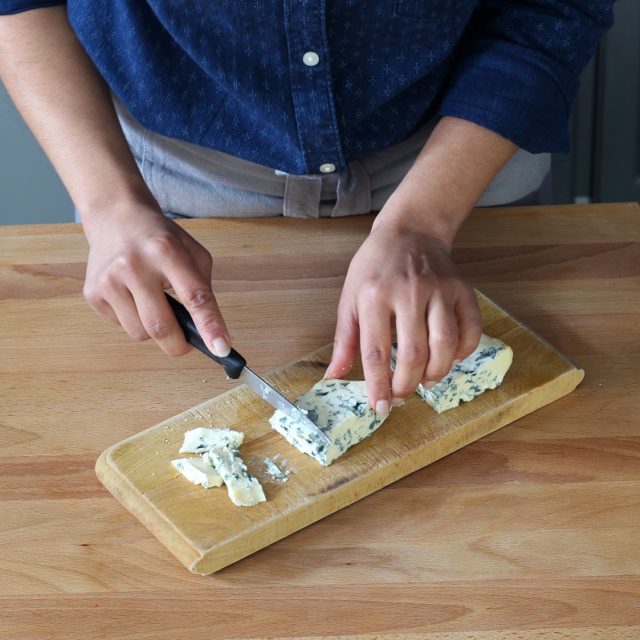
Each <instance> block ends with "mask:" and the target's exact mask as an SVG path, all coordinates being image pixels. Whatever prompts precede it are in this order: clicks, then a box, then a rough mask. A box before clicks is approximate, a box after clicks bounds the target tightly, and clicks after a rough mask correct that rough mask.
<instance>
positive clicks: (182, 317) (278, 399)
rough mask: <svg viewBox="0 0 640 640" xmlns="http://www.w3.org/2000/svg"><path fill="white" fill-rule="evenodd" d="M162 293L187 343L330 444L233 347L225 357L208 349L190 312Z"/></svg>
mask: <svg viewBox="0 0 640 640" xmlns="http://www.w3.org/2000/svg"><path fill="white" fill-rule="evenodd" d="M165 296H166V297H167V302H168V303H169V305H170V307H171V309H172V310H173V312H174V313H175V316H176V319H177V321H178V324H179V325H180V328H181V329H182V330H183V331H184V337H185V338H186V340H187V342H188V343H189V344H190V345H193V346H194V347H195V348H196V349H198V351H201V352H202V353H204V355H205V356H207V357H208V358H211V359H212V360H213V361H214V362H216V363H217V364H219V365H220V366H221V367H223V369H224V370H225V372H226V373H227V375H228V376H229V378H231V379H232V380H241V381H242V382H244V383H245V384H246V385H247V386H248V387H249V389H251V390H252V391H253V392H254V393H255V394H256V395H258V396H260V397H261V398H262V399H263V400H266V401H267V402H268V403H269V404H270V405H271V406H272V407H274V408H275V409H279V410H280V411H282V413H284V414H285V415H286V416H287V417H288V418H290V419H291V420H295V421H296V422H299V423H301V424H303V425H304V426H305V427H306V428H307V429H309V430H310V431H311V432H312V433H313V434H314V435H315V436H316V437H317V438H319V439H320V440H322V441H323V442H324V443H325V444H327V445H332V444H333V442H331V440H330V439H329V436H327V434H326V433H325V432H324V431H323V430H322V429H320V427H318V425H316V424H315V423H314V422H312V421H311V420H310V419H309V418H308V417H307V415H306V414H305V413H304V411H302V410H301V409H300V408H298V407H296V405H295V404H293V403H292V402H289V400H287V399H286V398H285V397H284V396H283V395H282V394H281V393H279V392H278V391H277V390H276V389H274V388H273V387H272V386H271V385H270V384H269V383H268V382H267V381H266V380H263V379H262V378H261V377H260V376H259V375H258V374H257V373H255V372H254V371H252V370H251V369H249V367H247V361H246V360H245V359H244V358H243V357H242V356H241V355H240V354H239V353H238V352H237V351H236V350H235V349H231V352H230V353H229V355H228V356H226V357H225V358H219V357H218V356H216V355H214V354H213V353H211V351H209V349H208V348H207V345H206V344H205V343H204V340H203V339H202V336H201V335H200V333H199V332H198V329H196V325H195V322H194V321H193V318H192V317H191V314H190V313H189V312H188V311H187V309H186V308H185V307H184V305H183V304H181V303H180V302H178V300H176V299H175V298H174V297H173V296H170V295H169V294H168V293H165Z"/></svg>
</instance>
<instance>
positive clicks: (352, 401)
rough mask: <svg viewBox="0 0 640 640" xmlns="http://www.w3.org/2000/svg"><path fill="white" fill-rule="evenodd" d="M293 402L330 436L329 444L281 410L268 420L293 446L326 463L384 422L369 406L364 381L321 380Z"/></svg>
mask: <svg viewBox="0 0 640 640" xmlns="http://www.w3.org/2000/svg"><path fill="white" fill-rule="evenodd" d="M295 404H296V405H297V406H298V407H299V408H300V409H302V410H303V411H304V412H305V413H306V414H307V416H308V417H309V419H310V420H311V421H312V422H313V423H314V424H316V425H317V426H318V427H320V429H322V431H324V432H325V433H326V434H327V436H329V439H330V440H331V443H332V444H331V445H330V446H329V445H327V444H326V443H325V442H324V441H323V440H319V439H318V438H317V437H316V435H315V433H313V431H310V430H307V429H306V427H305V426H304V425H303V424H300V423H299V422H296V421H295V420H292V419H291V418H289V417H288V416H287V415H285V414H284V413H283V412H282V411H276V412H275V413H274V414H273V416H271V418H270V419H269V422H270V423H271V426H272V427H273V428H274V429H275V430H276V431H277V432H278V433H280V434H282V435H283V436H284V437H285V438H286V439H287V440H288V441H289V442H290V443H291V444H292V445H293V446H294V447H296V448H297V449H299V450H300V451H302V453H306V454H307V455H310V456H311V457H312V458H315V459H316V460H317V461H318V462H320V463H321V464H323V465H325V466H326V465H328V464H331V463H332V462H333V461H334V460H335V459H336V458H337V457H339V456H341V455H342V454H343V453H344V452H345V451H346V450H347V449H349V447H353V445H355V444H358V442H360V441H362V440H364V438H366V437H367V436H370V435H371V434H372V433H373V432H374V431H375V430H376V429H377V428H378V427H379V426H380V425H381V424H382V423H383V422H384V419H380V418H378V417H377V416H376V414H375V412H374V411H373V409H371V407H370V406H369V400H368V398H367V389H366V386H365V383H364V382H363V381H351V380H320V382H318V383H316V384H315V385H314V386H313V387H311V389H310V390H309V391H307V393H305V394H304V395H302V396H300V398H298V400H296V403H295Z"/></svg>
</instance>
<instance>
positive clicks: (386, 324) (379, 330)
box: [358, 303, 391, 418]
mask: <svg viewBox="0 0 640 640" xmlns="http://www.w3.org/2000/svg"><path fill="white" fill-rule="evenodd" d="M358 319H359V323H360V353H361V356H362V367H363V369H364V377H365V380H366V382H367V394H368V396H369V403H370V404H371V406H372V407H373V408H374V409H375V411H376V413H377V414H378V416H379V417H384V418H386V417H387V415H388V414H389V407H390V404H391V368H390V366H389V365H390V360H391V311H390V310H389V309H388V308H387V307H386V306H383V305H381V304H379V303H378V304H365V305H364V307H361V306H359V307H358Z"/></svg>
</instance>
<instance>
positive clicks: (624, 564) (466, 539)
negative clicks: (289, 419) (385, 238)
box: [0, 204, 640, 640]
mask: <svg viewBox="0 0 640 640" xmlns="http://www.w3.org/2000/svg"><path fill="white" fill-rule="evenodd" d="M370 223H371V218H370V217H368V216H365V217H362V218H350V219H341V220H337V219H336V220H319V221H299V220H286V219H279V220H268V221H265V220H262V221H253V220H242V221H202V222H201V221H192V222H191V221H190V222H187V223H185V225H184V226H185V227H186V228H187V229H188V230H189V231H190V232H191V233H193V234H194V236H195V237H196V238H197V239H198V240H199V241H200V242H202V243H203V244H204V245H205V246H207V247H208V248H209V249H210V250H211V251H212V252H213V253H214V255H215V256H216V272H215V273H214V279H215V281H214V284H215V286H216V289H217V291H219V292H220V293H219V297H220V301H221V306H222V308H223V310H224V312H225V316H226V318H227V320H228V323H229V325H230V326H231V328H232V331H233V336H234V340H235V342H236V344H237V345H238V347H239V348H240V350H241V351H243V352H246V355H247V357H248V358H251V361H252V362H253V363H254V365H255V367H256V369H259V370H260V371H267V370H270V369H273V368H275V367H277V366H281V365H282V364H284V363H286V362H290V361H294V360H296V359H299V358H301V357H303V356H304V355H305V354H307V353H309V352H311V351H313V350H314V349H316V348H317V347H319V346H321V345H323V344H326V343H328V342H330V341H331V338H332V330H333V323H334V315H335V305H336V302H337V300H338V296H339V291H340V286H341V283H342V278H343V275H344V268H345V266H346V265H347V264H348V261H349V257H350V256H351V255H352V253H353V252H354V251H355V250H356V248H357V246H358V245H359V243H360V242H361V241H362V239H363V238H364V236H365V234H366V232H367V228H368V226H369V225H370ZM291 238H293V239H294V242H292V243H291V242H290V239H291ZM576 246H577V247H578V249H579V250H578V251H576V250H575V249H576ZM639 247H640V207H638V205H637V204H615V205H590V206H580V207H574V206H571V207H548V208H539V207H529V208H504V209H502V208H501V209H496V210H479V211H477V212H475V213H474V214H473V215H472V216H471V217H470V219H469V220H468V221H467V223H465V225H464V226H463V228H462V229H461V232H460V234H459V237H458V241H457V244H456V254H455V255H456V259H457V260H458V262H459V263H461V265H462V268H463V270H464V272H465V273H466V274H467V276H468V277H469V278H470V280H471V282H472V283H473V284H474V285H475V286H477V287H479V288H481V289H482V290H483V291H485V292H486V293H487V294H488V295H489V296H490V297H491V298H493V299H495V300H496V301H497V302H499V303H500V304H501V305H503V306H505V307H507V308H509V310H510V311H512V312H513V314H514V315H515V316H516V317H518V318H520V319H522V320H523V321H524V322H526V323H527V324H528V325H529V326H531V327H533V328H534V329H535V330H536V331H537V332H538V333H539V334H541V335H542V336H543V337H544V338H545V339H547V340H548V341H549V342H551V343H552V344H554V345H555V346H556V347H558V349H559V350H560V351H562V352H563V353H566V354H567V355H569V356H570V357H571V358H572V359H573V360H574V361H576V362H579V363H580V365H581V366H582V367H583V368H584V369H585V371H586V377H585V379H584V381H583V382H582V384H581V385H580V386H579V387H578V389H577V390H576V391H575V392H574V393H572V394H571V395H569V396H566V397H564V398H562V399H561V400H558V401H557V402H556V403H554V404H552V405H549V406H547V407H544V408H542V409H540V410H538V411H536V412H535V413H533V414H530V415H528V416H525V417H523V418H521V419H520V420H518V421H516V422H514V423H513V424H511V425H509V426H508V427H505V428H503V429H500V430H499V431H497V432H495V433H494V434H491V435H489V436H487V437H485V438H483V439H482V440H479V441H478V442H475V443H473V444H470V445H469V446H467V447H465V448H464V449H462V450H460V451H458V452H456V453H454V454H452V455H450V456H447V457H446V458H443V459H442V460H439V461H438V462H435V463H433V464H432V465H429V466H428V467H426V468H424V469H421V470H420V471H416V472H415V473H413V474H411V475H409V476H407V477H406V478H404V479H402V480H399V481H398V482H396V483H394V484H393V485H390V486H388V487H386V488H384V489H382V490H381V491H378V492H376V493H374V494H372V495H370V496H368V497H367V498H365V499H363V500H361V501H359V502H357V503H355V504H353V505H352V506H351V507H349V508H348V509H343V510H341V511H338V512H337V513H334V514H333V515H331V516H329V517H327V518H325V519H323V520H321V521H319V522H317V523H316V524H314V525H313V526H311V527H307V528H305V529H302V530H300V531H298V532H297V533H295V534H293V535H291V536H289V537H288V538H286V539H284V540H282V541H280V542H277V543H276V544H274V545H272V546H270V547H269V548H268V549H265V550H262V551H259V552H257V553H255V554H253V555H252V556H250V557H248V558H246V559H245V560H243V561H242V562H238V563H235V564H233V565H231V566H229V567H227V568H225V569H223V570H222V571H219V572H218V573H216V574H214V575H212V576H209V577H206V578H203V577H200V576H196V575H192V574H190V573H188V572H186V571H185V570H184V569H183V568H182V567H180V566H179V565H178V564H177V563H176V562H175V560H174V559H173V558H171V557H170V556H169V554H167V552H166V550H165V549H164V548H163V547H162V546H161V545H159V544H158V542H157V541H156V540H155V538H153V536H151V535H150V534H149V533H148V532H147V531H146V530H145V529H144V527H142V526H141V525H140V524H139V523H138V522H137V521H136V520H135V519H133V518H131V516H130V515H129V514H128V513H126V512H125V511H124V510H123V509H122V507H121V506H120V505H119V504H118V503H117V502H116V501H115V500H113V498H112V496H110V495H109V494H108V493H107V492H106V491H105V490H104V489H103V488H102V487H101V485H100V484H99V482H98V480H97V479H96V478H95V474H94V472H93V466H94V463H95V460H96V458H97V457H98V455H99V453H100V452H101V451H103V450H104V449H105V448H107V447H108V446H110V445H111V444H112V443H114V442H118V441H119V440H122V439H124V438H126V437H128V436H131V435H134V434H136V433H138V432H140V431H141V430H143V429H144V428H146V427H147V426H148V425H150V424H156V423H159V422H161V421H162V420H164V419H166V418H168V417H170V416H172V415H176V414H178V413H180V411H183V410H184V409H185V408H186V407H191V406H194V405H197V404H199V403H201V402H205V401H207V400H208V399H210V398H211V397H213V396H215V395H217V394H219V393H221V392H223V391H225V390H226V388H227V382H226V380H225V379H224V377H223V376H220V375H219V374H218V373H217V371H216V370H215V369H214V370H212V369H211V367H210V366H209V365H208V364H207V363H206V362H205V361H204V359H203V358H202V357H201V356H200V355H199V354H189V355H188V356H186V357H185V358H182V359H170V358H167V357H166V356H164V355H163V354H162V353H160V352H159V350H157V349H156V348H155V347H154V346H153V345H152V344H149V343H143V344H139V343H132V342H130V341H129V340H128V339H127V338H126V336H124V335H123V334H122V333H121V332H120V331H119V330H118V329H117V328H116V327H113V326H111V325H109V324H108V323H105V322H103V321H101V320H100V319H99V318H97V317H95V316H94V315H93V314H92V313H91V312H90V310H89V309H88V308H87V307H86V305H85V303H84V302H83V300H82V298H81V289H82V279H83V273H84V263H85V260H86V251H87V248H86V243H85V241H84V238H83V236H82V234H81V232H80V230H79V228H78V227H77V226H75V225H56V226H25V227H5V228H0V354H2V355H1V356H0V397H1V399H2V410H3V411H2V414H1V415H0V476H1V477H2V481H1V482H0V532H1V533H0V571H1V572H2V580H0V637H2V638H3V639H4V638H7V639H9V640H14V639H16V638H21V639H23V638H25V639H29V640H31V639H32V638H33V639H37V640H40V639H41V638H42V639H45V638H46V639H47V640H49V639H51V640H57V639H63V638H64V640H75V639H82V640H86V639H87V638H91V639H94V638H95V639H102V638H105V639H107V638H108V639H109V640H114V639H115V640H119V639H122V640H124V639H125V638H126V639H127V640H142V639H144V640H150V639H153V640H165V639H166V640H169V639H171V640H174V639H175V638H176V637H188V638H190V639H191V640H200V639H203V640H204V639H205V638H206V639H214V638H243V639H247V638H277V637H281V638H288V639H291V640H292V639H293V638H295V639H300V638H304V637H312V638H319V637H325V638H327V637H333V638H334V639H337V638H340V637H342V638H345V639H346V638H349V639H350V640H351V639H355V638H359V639H366V640H372V639H373V638H381V639H384V640H397V639H399V638H406V639H410V640H415V639H416V638H429V640H522V639H524V638H526V639H527V640H529V639H533V640H594V639H595V640H609V639H611V640H629V639H630V638H633V639H634V640H635V638H637V637H639V636H640V609H639V608H638V602H640V568H639V566H638V564H639V558H640V540H639V536H638V530H639V525H640V464H639V457H640V451H639V449H640V426H639V425H640V394H638V393H637V381H638V379H639V377H640V364H639V363H640V339H639V338H638V320H639V318H638V315H639V314H638V309H640V262H639V261H638V259H637V256H638V249H639ZM519 255H521V256H522V258H519ZM303 256H304V258H305V260H308V263H307V262H306V261H305V264H309V265H312V267H309V268H304V269H301V268H300V263H301V261H302V257H303ZM520 260H522V261H521V262H520ZM292 265H293V266H292ZM336 265H337V266H336ZM341 270H342V271H341ZM272 273H273V274H274V275H273V276H272ZM541 273H542V274H543V275H544V277H540V274H541ZM275 276H277V278H276V277H275ZM252 308H255V309H258V310H259V313H257V314H247V312H246V310H247V309H252ZM265 336H266V337H265Z"/></svg>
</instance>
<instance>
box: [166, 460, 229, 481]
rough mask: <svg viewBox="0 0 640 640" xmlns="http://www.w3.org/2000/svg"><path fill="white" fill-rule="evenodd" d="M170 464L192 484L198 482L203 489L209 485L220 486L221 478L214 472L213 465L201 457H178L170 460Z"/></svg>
mask: <svg viewBox="0 0 640 640" xmlns="http://www.w3.org/2000/svg"><path fill="white" fill-rule="evenodd" d="M171 464H172V465H173V466H174V467H175V468H176V469H177V470H178V471H179V472H180V473H181V474H182V475H183V476H184V477H185V478H186V479H187V480H188V481H189V482H193V484H199V485H200V486H201V487H204V488H205V489H211V487H221V486H222V478H221V477H220V476H219V475H218V473H216V470H215V469H214V468H213V466H212V465H211V464H210V463H209V462H208V461H207V460H204V459H203V458H202V457H200V458H178V459H177V460H172V461H171Z"/></svg>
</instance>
